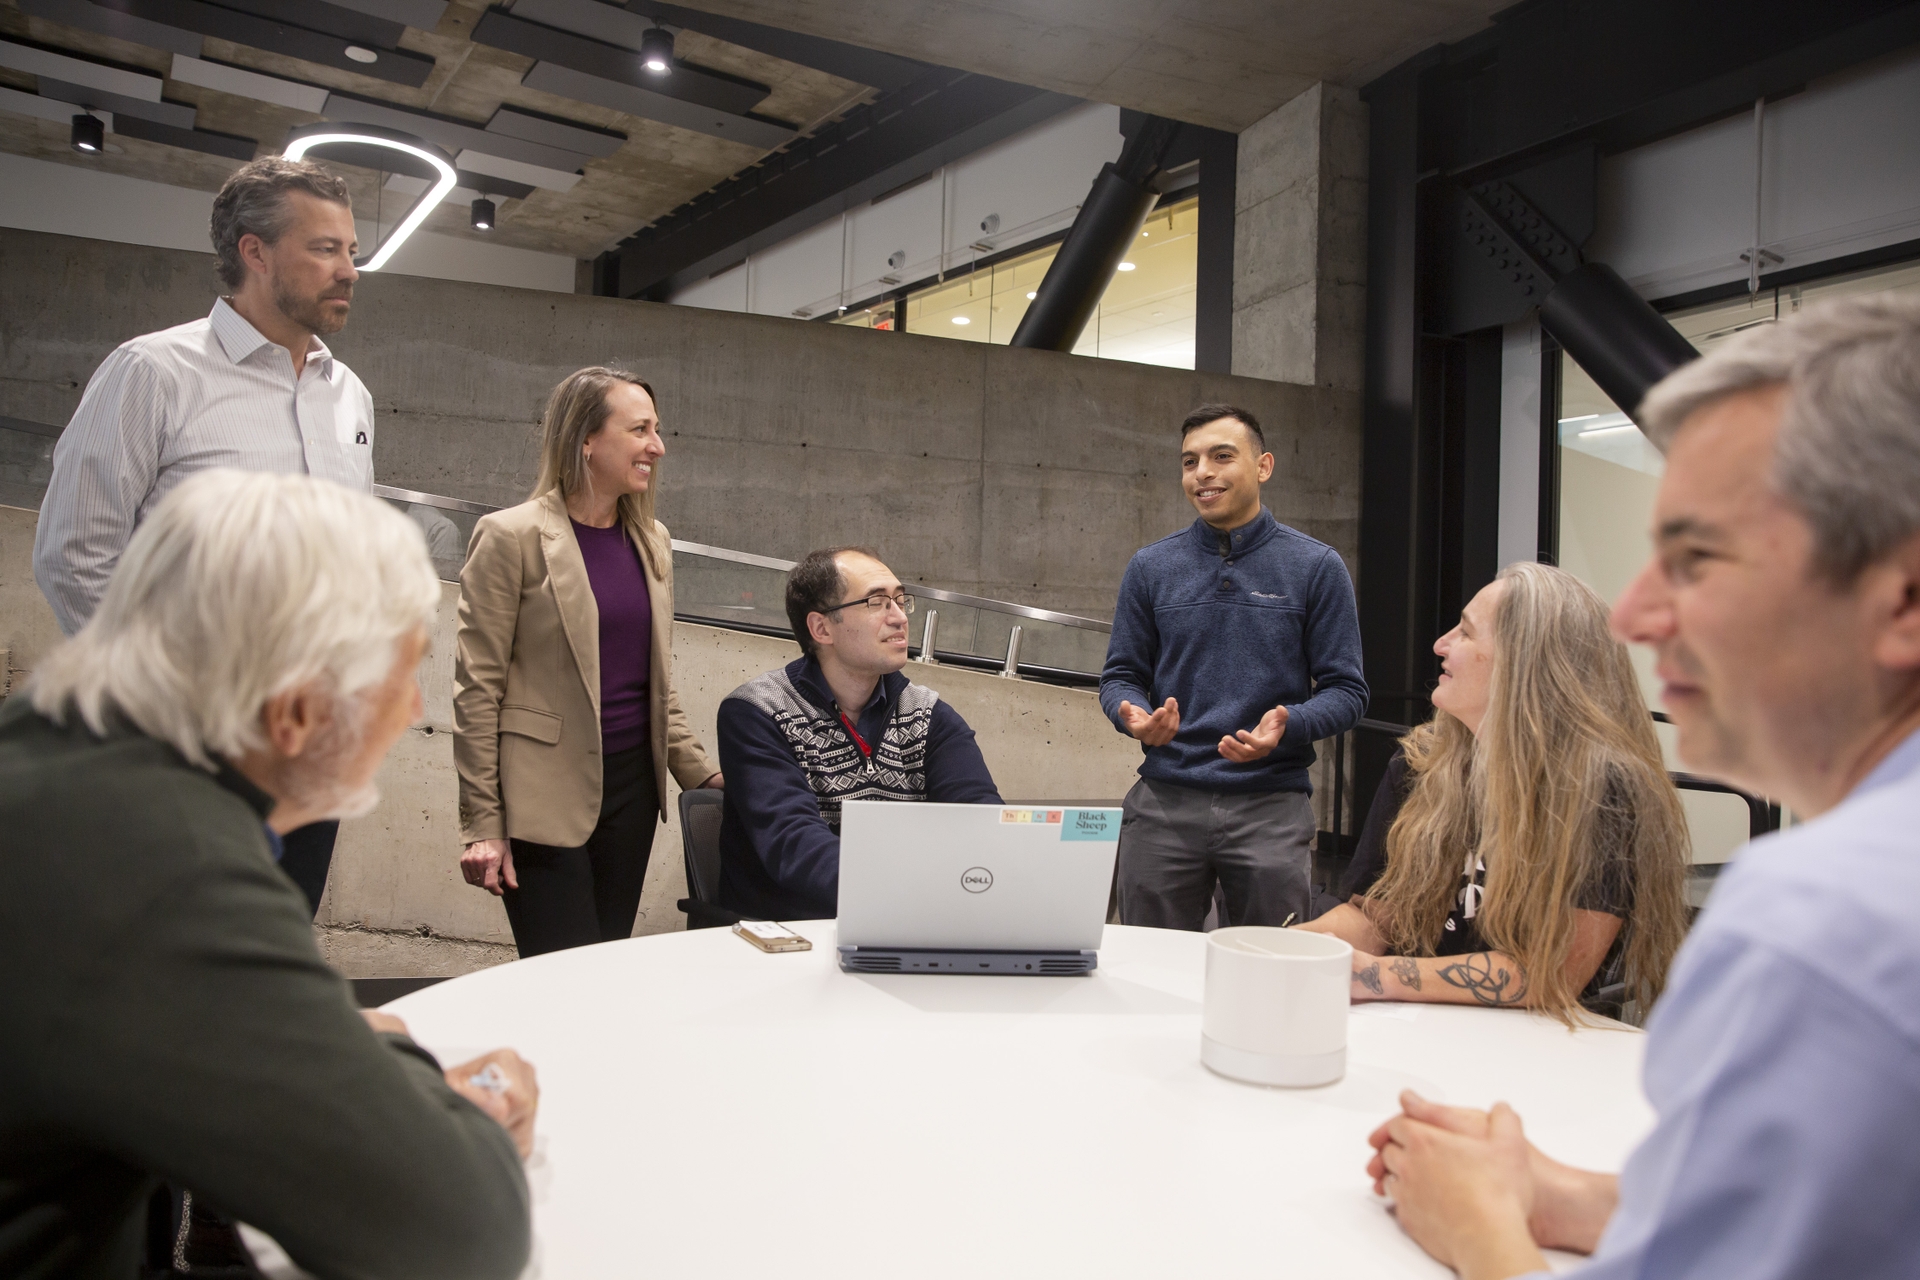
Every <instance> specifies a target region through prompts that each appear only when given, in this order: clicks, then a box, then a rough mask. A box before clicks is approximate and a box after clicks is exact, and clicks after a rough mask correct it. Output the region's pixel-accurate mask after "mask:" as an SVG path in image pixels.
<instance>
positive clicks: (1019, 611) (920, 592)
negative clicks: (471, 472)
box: [373, 484, 1113, 633]
mask: <svg viewBox="0 0 1920 1280" xmlns="http://www.w3.org/2000/svg"><path fill="white" fill-rule="evenodd" d="M373 493H374V496H375V497H377V498H392V499H394V500H395V501H398V502H411V503H416V504H418V505H420V506H423V507H439V508H440V509H441V510H443V511H461V512H465V513H466V514H468V515H476V516H484V515H488V514H490V513H492V512H495V511H498V510H500V508H499V507H494V506H488V505H487V504H486V503H484V502H468V501H467V500H465V499H464V498H449V497H446V496H445V495H443V494H437V493H421V492H419V491H418V490H415V489H396V488H394V487H393V486H391V485H384V484H376V485H375V486H373ZM673 549H674V550H675V551H683V552H686V553H687V554H688V555H695V556H705V557H707V558H708V559H710V560H724V561H727V562H728V563H730V564H744V565H751V566H752V567H754V568H756V569H774V570H777V571H779V572H781V573H787V572H790V571H791V570H792V569H793V566H794V563H795V562H794V561H792V560H782V559H780V558H779V557H777V556H762V555H755V554H754V553H753V552H751V551H735V550H733V549H732V548H730V547H716V546H712V545H710V544H708V543H705V542H687V541H684V540H683V539H680V538H675V539H673ZM913 594H914V595H917V596H927V597H929V598H930V599H934V600H942V601H945V602H946V603H948V604H958V605H966V606H969V607H971V608H974V609H986V610H989V611H991V612H993V613H1010V614H1012V615H1013V616H1014V617H1016V618H1032V619H1034V620H1036V621H1039V622H1053V623H1058V624H1059V625H1061V626H1063V627H1079V628H1080V629H1081V630H1083V631H1104V632H1108V633H1111V632H1112V631H1113V624H1112V623H1111V622H1102V621H1100V619H1098V618H1083V617H1081V616H1080V615H1078V614H1074V613H1061V612H1059V611H1058V610H1054V609H1042V608H1039V607H1038V606H1036V605H1030V604H1015V603H1014V602H1013V601H1011V600H994V599H990V598H988V597H986V596H975V595H968V594H967V593H966V592H964V591H949V590H947V589H946V588H945V587H930V586H927V585H926V584H925V583H915V584H914V585H913Z"/></svg>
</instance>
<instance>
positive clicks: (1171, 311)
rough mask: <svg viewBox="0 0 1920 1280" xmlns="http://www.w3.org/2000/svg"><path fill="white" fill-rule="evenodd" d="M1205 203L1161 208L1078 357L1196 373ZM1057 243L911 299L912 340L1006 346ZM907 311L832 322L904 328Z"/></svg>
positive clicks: (869, 310)
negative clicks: (900, 316)
mask: <svg viewBox="0 0 1920 1280" xmlns="http://www.w3.org/2000/svg"><path fill="white" fill-rule="evenodd" d="M1199 209H1200V202H1199V201H1198V200H1196V199H1187V200H1183V201H1180V202H1179V203H1177V204H1172V205H1168V206H1167V207H1165V208H1162V209H1156V210H1154V212H1153V213H1152V214H1150V215H1149V216H1148V218H1147V223H1146V226H1145V227H1143V228H1142V229H1141V234H1140V237H1139V239H1138V241H1137V242H1136V243H1135V245H1134V248H1133V250H1132V251H1131V252H1129V253H1128V254H1127V256H1126V260H1125V264H1124V265H1123V266H1122V269H1121V270H1119V271H1116V272H1115V273H1114V276H1113V279H1112V281H1110V282H1109V283H1108V285H1107V290H1106V293H1105V294H1103V295H1102V296H1101V299H1100V305H1099V307H1098V308H1096V310H1095V311H1094V315H1093V318H1092V319H1091V320H1089V321H1087V327H1086V331H1085V332H1084V333H1082V334H1081V336H1080V341H1079V343H1078V344H1077V345H1076V346H1075V347H1074V349H1073V351H1074V354H1075V355H1086V356H1100V357H1102V358H1104V359H1108V360H1132V361H1136V362H1138V363H1141V364H1158V365H1167V366H1170V367H1173V368H1176V369H1191V368H1193V295H1194V279H1195V271H1196V264H1197V261H1198V255H1197V250H1198V232H1199V221H1200V214H1199ZM1059 248H1060V245H1059V243H1058V242H1057V241H1056V242H1054V243H1051V244H1046V245H1042V246H1040V247H1038V248H1035V249H1031V250H1028V251H1025V252H1017V253H1015V254H1014V255H1012V256H1010V257H1005V258H1000V259H998V260H995V261H991V262H987V263H982V264H979V265H977V266H974V267H970V268H962V269H961V270H959V271H949V272H948V273H947V278H946V280H944V281H937V282H934V283H931V284H927V285H924V286H923V287H921V288H918V289H912V290H910V291H909V292H908V293H907V297H906V311H907V316H906V330H907V332H909V333H919V334H930V335H933V336H935V337H943V338H955V339H958V340H960V341H963V342H990V343H997V344H999V345H1001V346H1005V345H1006V344H1007V343H1009V342H1011V341H1012V340H1013V334H1014V330H1016V329H1018V328H1019V327H1020V320H1021V317H1023V316H1025V315H1026V313H1027V304H1028V302H1030V301H1031V300H1032V295H1033V293H1034V292H1035V291H1036V290H1038V289H1039V287H1040V281H1041V280H1042V278H1044V277H1045V276H1046V274H1047V268H1048V267H1050V266H1052V265H1053V258H1054V254H1056V253H1057V252H1059ZM897 307H898V304H897V302H896V301H894V300H888V299H883V300H880V301H877V302H874V303H872V304H870V305H868V306H866V307H863V308H860V309H858V310H854V311H850V312H849V313H848V314H846V315H845V316H841V317H838V318H836V319H835V320H834V321H832V323H835V324H848V325H855V326H858V327H860V328H867V329H887V330H891V329H893V328H894V327H895V323H896V319H897V317H896V315H895V311H896V310H897Z"/></svg>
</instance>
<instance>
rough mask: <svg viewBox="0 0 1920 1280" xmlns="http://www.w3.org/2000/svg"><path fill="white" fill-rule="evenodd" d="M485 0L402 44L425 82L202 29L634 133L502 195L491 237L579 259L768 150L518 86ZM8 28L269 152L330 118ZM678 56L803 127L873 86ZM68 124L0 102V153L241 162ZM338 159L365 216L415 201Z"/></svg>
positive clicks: (339, 73)
mask: <svg viewBox="0 0 1920 1280" xmlns="http://www.w3.org/2000/svg"><path fill="white" fill-rule="evenodd" d="M30 7H37V6H30ZM488 7H489V3H488V0H453V2H452V3H451V4H448V5H447V7H446V9H445V11H444V13H442V14H441V16H440V18H439V21H438V22H437V23H436V24H435V26H434V29H433V30H431V31H426V30H420V29H418V28H414V27H408V28H406V31H405V34H404V36H403V37H402V38H401V39H400V41H399V43H398V47H399V48H400V49H403V50H407V51H410V52H413V53H418V54H423V55H427V56H430V57H431V58H433V60H434V66H433V70H432V72H431V74H430V75H429V76H428V77H427V79H426V82H425V84H423V85H421V86H420V87H419V88H409V87H407V86H405V85H401V84H396V83H392V82H390V81H388V80H384V79H376V78H374V77H372V76H368V75H362V74H356V73H354V72H351V71H345V70H340V69H338V68H335V67H332V66H325V65H321V64H319V63H315V62H309V61H303V60H301V59H298V58H293V57H288V56H286V55H284V54H281V53H274V52H269V51H267V50H264V49H260V48H256V47H250V46H248V45H245V44H238V43H233V42H231V41H227V40H220V39H215V38H212V37H210V36H209V37H206V38H204V40H203V41H202V45H201V53H200V57H201V58H202V59H206V60H211V61H216V62H221V63H226V64H230V65H231V66H235V67H241V68H246V69H250V70H253V71H257V72H260V73H263V74H266V75H270V76H275V77H280V78H283V79H286V80H290V81H295V82H298V83H299V84H302V85H308V86H318V87H320V88H322V89H327V90H339V91H342V92H344V93H349V94H353V95H356V96H357V97H360V98H369V99H377V100H379V101H382V102H387V103H392V104H394V105H396V106H399V107H403V108H411V109H414V110H419V111H431V112H433V113H435V114H437V115H440V116H447V117H454V118H457V119H459V120H464V121H469V122H471V123H472V124H473V125H474V126H475V127H480V126H484V125H485V124H486V123H487V121H488V120H489V119H490V118H491V117H492V116H493V113H494V112H495V111H496V110H497V109H498V108H500V107H501V106H503V105H504V106H512V107H519V108H524V109H526V110H529V111H534V112H539V113H542V114H544V115H547V116H552V117H556V118H558V119H561V120H570V121H575V122H577V123H579V124H581V125H585V126H588V127H590V128H593V129H600V130H612V131H615V132H617V133H621V134H625V135H626V139H627V140H626V142H625V143H624V144H621V145H620V146H619V147H618V149H617V150H616V151H614V152H613V154H611V155H608V156H604V157H598V158H594V159H592V160H591V161H590V162H588V163H586V164H585V165H584V166H582V168H581V172H582V173H583V174H584V176H583V177H582V178H581V179H580V180H579V182H578V183H577V184H576V185H574V186H573V188H572V189H571V190H570V191H565V192H562V191H555V190H545V189H535V190H533V191H532V192H531V193H530V194H528V195H526V196H525V197H524V198H522V199H505V200H500V199H497V198H496V203H498V204H499V206H500V209H499V215H498V222H497V225H496V228H495V230H494V231H492V232H491V233H485V238H487V239H489V240H491V241H493V242H495V243H499V244H506V245H512V246H516V247H519V248H525V249H535V250H540V251H543V252H548V253H563V254H566V255H568V256H570V257H574V258H590V257H593V256H594V255H596V254H598V253H600V252H601V251H602V250H604V249H606V248H608V247H609V246H611V245H613V244H616V243H618V242H619V241H620V240H621V239H623V238H624V237H626V236H628V235H630V234H632V233H633V232H634V231H635V230H637V229H639V228H640V227H641V226H643V225H645V224H646V223H648V222H650V221H652V220H653V219H655V218H658V217H659V216H660V215H661V214H663V213H666V212H667V211H668V210H670V209H673V208H675V207H677V206H679V205H681V204H683V203H685V202H686V201H687V200H689V199H691V198H692V197H694V196H696V195H698V194H700V193H701V192H702V191H705V190H707V189H708V188H709V187H712V186H713V185H714V184H715V183H717V182H719V181H721V180H722V179H724V178H726V177H727V176H728V175H730V174H733V173H736V172H738V171H739V170H741V169H743V168H745V167H746V166H748V165H750V164H752V163H753V162H755V161H756V160H759V159H760V158H761V157H762V156H764V155H765V154H767V149H766V148H765V147H758V146H749V145H746V144H743V143H739V142H732V141H727V140H723V139H721V138H718V137H713V136H710V135H709V134H707V133H702V132H695V131H693V130H690V129H685V128H679V127H675V126H673V125H668V124H663V123H660V122H658V121H656V120H650V119H642V118H640V117H637V116H633V115H628V114H625V113H623V112H621V111H618V110H613V109H609V108H607V107H603V106H594V105H590V104H587V103H583V102H578V101H574V100H571V99H568V98H563V97H560V96H557V95H555V94H552V93H543V92H540V91H537V90H534V89H529V88H527V87H525V86H523V85H522V84H521V83H520V81H521V77H522V76H523V75H525V74H526V73H527V72H528V70H529V69H530V68H531V67H532V66H533V65H534V59H532V58H528V57H523V56H521V55H519V54H515V53H509V52H507V51H505V50H503V49H498V48H493V47H489V46H487V45H485V44H479V43H476V42H475V41H473V40H472V39H470V38H469V37H470V33H471V32H472V30H473V27H474V25H475V23H476V22H478V21H479V19H480V17H481V16H482V14H484V13H485V12H486V10H487V8H488ZM0 39H13V40H25V41H28V42H31V43H33V44H37V45H40V46H44V47H46V48H49V49H54V50H61V51H66V52H69V53H70V54H72V55H73V56H77V57H81V58H85V59H88V60H90V61H105V62H111V63H114V64H116V65H118V66H119V67H122V68H131V69H136V70H139V71H144V72H146V73H148V74H149V75H156V76H161V77H164V98H165V100H166V101H168V102H175V103H183V104H188V105H189V106H191V107H192V108H194V120H193V124H194V127H195V128H196V129H199V130H209V131H213V132H215V133H222V134H231V135H238V136H239V137H242V138H251V139H254V140H256V141H257V142H258V143H259V154H262V155H268V154H274V153H277V152H278V151H280V149H281V148H282V146H283V145H284V143H285V140H286V135H287V133H288V132H289V131H290V130H292V129H294V128H297V127H299V126H301V125H305V124H311V123H314V122H316V121H318V120H320V119H322V118H323V117H322V116H321V115H319V114H316V113H313V112H309V111H302V110H297V109H294V108H290V107H286V106H279V105H275V104H273V103H269V102H263V101H259V100H257V99H255V98H253V97H249V96H244V95H241V94H237V93H230V92H223V91H221V90H218V89H210V88H204V87H201V86H199V85H194V84H188V83H185V82H182V81H178V80H175V79H174V78H173V77H172V76H171V74H170V69H171V67H172V65H173V56H174V55H173V53H171V52H168V51H166V50H164V49H160V48H156V47H153V46H150V45H146V44H142V43H137V42H134V41H131V40H127V39H120V38H116V37H114V36H109V35H104V34H100V33H99V32H97V31H92V30H86V29H83V28H81V27H78V26H72V25H67V24H64V23H61V22H57V21H52V20H50V19H47V18H43V17H35V16H31V15H30V14H28V13H24V12H22V11H21V8H20V7H19V4H18V2H17V0H0ZM675 55H676V58H677V59H678V60H680V61H682V62H685V63H691V64H694V65H696V66H699V67H706V68H710V69H712V70H714V71H718V72H723V73H726V74H727V75H731V76H736V77H741V78H744V79H746V80H750V81H755V82H757V83H759V84H762V85H765V86H767V89H768V93H767V95H766V96H765V97H764V98H763V99H762V100H761V101H759V102H758V103H757V104H755V106H754V107H753V111H754V113H755V114H756V115H758V116H762V117H767V118H771V119H773V120H776V121H780V122H783V123H784V124H787V125H789V126H792V127H793V128H794V129H796V130H799V131H801V132H804V131H806V130H808V129H811V128H814V127H817V126H818V125H819V124H821V123H823V122H824V121H826V120H828V119H831V118H832V117H834V116H835V115H837V114H839V113H841V112H843V111H844V110H846V109H847V108H849V107H851V106H853V105H854V104H856V103H859V102H862V101H864V100H866V99H867V98H869V97H871V96H872V93H873V91H872V90H870V89H868V88H867V87H866V86H863V85H859V84H855V83H854V82H852V81H850V80H845V79H841V78H839V77H836V76H833V75H829V74H827V73H825V72H822V71H816V70H813V69H811V68H808V67H803V66H798V65H796V64H794V63H790V62H784V61H782V60H780V59H778V58H774V57H770V56H768V55H766V54H762V53H758V52H755V51H753V50H750V49H745V48H741V47H739V46H737V45H732V44H727V43H724V42H722V41H719V40H714V39H711V38H709V37H706V36H702V35H700V34H699V33H697V32H693V31H682V32H680V33H679V36H678V39H677V41H676V48H675ZM0 87H4V88H7V89H13V90H20V91H25V92H27V93H35V92H37V91H41V86H40V85H39V84H38V77H36V76H35V75H33V74H31V73H27V72H22V71H17V70H13V69H10V68H6V67H0ZM68 130H69V126H68V125H67V123H66V122H65V121H63V120H48V119H38V118H34V117H32V116H29V115H23V114H19V113H17V112H15V111H10V110H7V109H6V107H5V106H4V105H0V150H5V151H11V152H14V153H17V154H23V155H29V156H33V157H36V158H39V159H43V160H51V161H55V162H58V163H61V164H77V165H83V166H86V167H88V168H96V169H102V170H105V171H108V172H113V173H120V174H126V175H128V176H132V177H137V178H145V179H149V180H152V181H156V182H164V183H168V184H171V185H174V186H182V187H190V188H195V189H199V190H203V191H213V190H218V189H219V186H220V184H221V182H222V181H224V180H225V178H226V176H227V174H229V173H231V172H232V171H233V170H234V169H235V168H236V167H238V165H239V163H240V162H239V161H238V160H236V159H231V158H228V157H224V156H217V155H209V154H204V153H201V152H199V151H195V150H191V149H187V148H184V147H179V146H171V145H165V144H162V143H158V142H152V141H147V140H145V139H142V138H136V137H131V136H124V135H121V134H118V133H111V134H109V135H108V137H107V142H108V154H105V155H96V156H81V155H79V154H76V153H75V152H74V151H73V150H72V149H71V148H70V147H69V145H68ZM332 167H335V168H337V169H338V170H339V171H340V172H341V173H342V174H343V175H345V176H347V177H348V180H349V183H350V185H352V187H353V190H354V209H355V213H356V214H357V215H358V216H360V217H371V216H372V212H373V210H374V209H375V207H376V204H380V205H383V206H384V208H385V209H386V211H387V212H388V215H389V220H390V218H391V214H392V213H394V212H397V211H398V210H399V209H403V208H404V207H405V205H406V204H407V203H408V198H407V197H406V196H404V195H400V194H398V193H396V192H394V191H387V192H385V193H384V194H382V193H380V192H379V191H378V186H379V179H378V175H376V174H375V173H373V172H371V171H366V170H356V169H353V168H352V167H351V166H347V165H334V166H332ZM467 218H468V211H467V207H466V206H465V205H464V204H462V205H454V204H452V203H449V204H447V205H443V206H442V207H441V208H439V209H437V210H436V211H435V212H434V213H433V215H432V216H431V218H430V219H429V220H428V222H427V224H426V229H427V230H431V231H435V232H439V233H442V234H445V235H450V236H458V237H468V238H479V237H481V236H482V234H483V233H479V232H475V231H472V230H471V229H469V227H468V224H467Z"/></svg>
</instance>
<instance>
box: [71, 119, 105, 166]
mask: <svg viewBox="0 0 1920 1280" xmlns="http://www.w3.org/2000/svg"><path fill="white" fill-rule="evenodd" d="M72 143H73V149H74V150H75V151H78V152H80V153H81V154H82V155H89V156H93V155H99V154H100V153H101V152H102V151H105V150H106V149H107V131H106V129H105V128H104V127H103V126H102V125H101V123H100V120H99V118H98V117H97V116H90V115H88V114H87V113H86V112H84V111H83V112H81V113H80V114H79V115H77V116H75V117H74V118H73V138H72Z"/></svg>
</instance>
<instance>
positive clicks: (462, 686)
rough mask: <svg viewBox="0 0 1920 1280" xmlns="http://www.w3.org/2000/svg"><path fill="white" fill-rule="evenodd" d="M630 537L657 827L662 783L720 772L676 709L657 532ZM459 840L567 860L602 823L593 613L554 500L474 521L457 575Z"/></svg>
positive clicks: (669, 557) (669, 596)
mask: <svg viewBox="0 0 1920 1280" xmlns="http://www.w3.org/2000/svg"><path fill="white" fill-rule="evenodd" d="M652 523H653V528H652V529H651V530H644V531H643V530H642V529H641V528H640V527H639V526H638V525H637V524H633V523H629V524H628V526H627V532H628V536H630V537H631V538H632V539H633V541H634V544H635V545H636V546H638V547H639V549H640V563H641V564H642V565H643V566H644V567H645V572H646V579H647V593H648V596H649V598H650V600H651V601H652V605H653V664H652V671H651V674H650V683H649V690H648V691H649V694H650V705H649V707H648V711H649V714H650V715H651V718H652V721H651V725H650V726H649V727H650V733H651V737H652V741H653V769H654V775H655V777H654V780H655V783H656V784H657V785H658V787H659V789H660V802H661V805H662V810H661V812H662V816H665V804H666V799H667V771H668V770H669V769H671V770H672V771H673V776H674V777H675V778H677V779H678V780H679V782H680V785H681V786H682V787H697V786H699V785H700V784H701V783H702V782H705V781H706V780H707V779H708V778H711V777H712V776H713V775H714V774H716V773H718V772H719V771H720V767H719V766H718V765H716V764H714V763H713V761H712V759H710V758H709V757H708V755H707V753H706V751H705V749H704V748H702V747H701V745H700V743H699V741H698V740H697V739H696V738H695V737H694V736H693V729H692V727H691V726H689V725H688V723H687V717H686V714H685V713H684V712H683V711H681V710H680V700H679V699H678V698H677V697H675V696H674V692H673V677H672V674H671V665H672V659H673V552H672V547H671V545H670V543H669V540H668V538H667V530H666V527H665V526H664V525H661V524H660V523H659V522H658V521H654V522H652ZM453 726H454V739H453V761H454V767H455V768H456V769H457V770H458V771H459V774H460V839H461V840H462V841H463V842H464V843H467V844H471V843H472V842H474V841H475V840H498V839H505V838H508V837H512V838H514V839H519V840H531V841H534V842H535V843H537V844H550V845H558V846H561V847H565V848H572V847H575V846H578V845H583V844H585V843H586V842H587V837H588V836H590V835H592V834H593V828H594V826H595V825H596V824H597V823H598V822H599V820H600V783H601V760H600V610H599V607H598V606H597V605H596V604H595V603H594V599H593V587H592V585H591V584H590V583H589V582H588V581H587V562H586V561H585V559H583V558H582V557H581V555H580V544H579V543H578V542H577V541H575V540H574V536H573V526H572V525H571V524H570V523H569V522H568V520H567V507H566V502H565V500H564V499H563V498H562V497H561V496H560V493H559V491H558V490H553V491H551V492H548V493H546V494H543V495H542V496H540V497H538V498H535V499H533V500H532V501H530V502H523V503H521V504H520V505H519V506H517V507H509V508H508V509H507V510H505V511H496V512H494V513H493V514H492V515H489V516H484V517H482V518H481V520H480V522H479V523H478V524H477V525H475V526H474V529H473V540H472V542H471V544H470V545H469V546H468V548H467V563H466V566H465V567H464V568H462V569H461V570H460V632H459V638H458V640H457V642H456V653H455V656H454V668H453Z"/></svg>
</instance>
